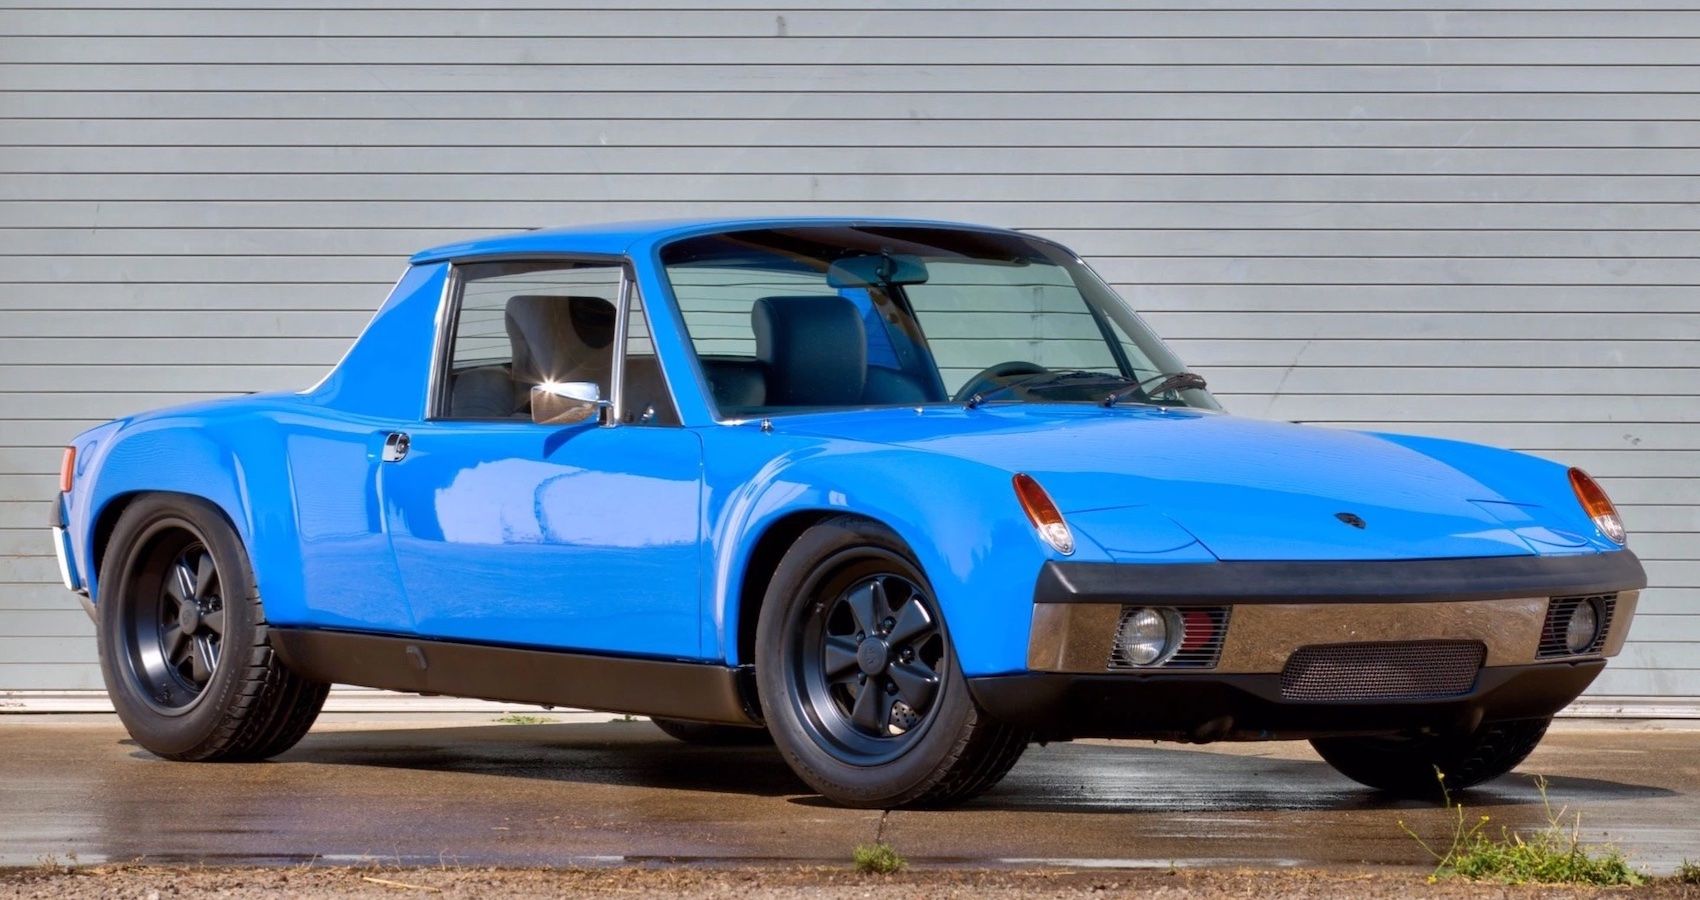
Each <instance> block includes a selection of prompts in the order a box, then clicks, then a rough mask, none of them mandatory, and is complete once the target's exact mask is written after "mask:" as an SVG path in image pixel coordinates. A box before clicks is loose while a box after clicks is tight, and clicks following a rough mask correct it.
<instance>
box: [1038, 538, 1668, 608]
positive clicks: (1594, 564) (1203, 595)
mask: <svg viewBox="0 0 1700 900" xmlns="http://www.w3.org/2000/svg"><path fill="white" fill-rule="evenodd" d="M1646 586H1647V573H1646V572H1645V571H1644V570H1642V568H1641V561H1640V560H1639V559H1636V558H1635V554H1633V553H1631V552H1629V551H1628V550H1615V551H1611V552H1607V553H1588V554H1582V555H1577V556H1487V557H1470V558H1460V559H1395V560H1361V561H1360V560H1346V561H1334V560H1317V561H1310V560H1306V561H1299V562H1279V561H1277V562H1214V563H1152V564H1135V563H1070V562H1055V561H1052V562H1047V563H1045V566H1044V568H1043V569H1041V570H1040V572H1039V581H1038V585H1037V586H1036V587H1035V588H1034V591H1033V600H1034V602H1035V603H1154V604H1158V603H1160V604H1162V605H1164V606H1214V605H1219V604H1225V603H1295V602H1303V603H1330V602H1339V603H1401V602H1412V603H1415V602H1429V601H1439V600H1505V599H1509V598H1513V597H1551V596H1558V595H1564V594H1601V593H1609V592H1611V591H1631V590H1639V589H1641V588H1644V587H1646Z"/></svg>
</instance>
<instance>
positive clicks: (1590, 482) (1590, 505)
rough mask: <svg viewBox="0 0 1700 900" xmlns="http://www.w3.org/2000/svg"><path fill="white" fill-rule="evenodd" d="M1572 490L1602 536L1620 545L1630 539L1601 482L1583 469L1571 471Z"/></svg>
mask: <svg viewBox="0 0 1700 900" xmlns="http://www.w3.org/2000/svg"><path fill="white" fill-rule="evenodd" d="M1570 488H1571V490H1573V491H1575V492H1576V500H1577V502H1579V503H1581V504H1582V510H1583V511H1584V512H1586V513H1587V514H1588V518H1590V519H1593V520H1594V526H1595V527H1596V528H1598V529H1600V533H1601V534H1603V535H1605V536H1606V537H1608V538H1611V539H1612V540H1613V541H1615V542H1616V543H1619V544H1621V543H1624V542H1625V541H1627V540H1628V539H1629V533H1628V532H1627V531H1625V530H1624V528H1623V519H1621V518H1619V517H1618V514H1617V507H1616V506H1613V505H1612V502H1611V498H1610V497H1607V496H1606V492H1605V489H1604V488H1602V487H1600V485H1599V482H1597V481H1595V480H1594V479H1593V478H1590V477H1589V476H1588V473H1587V472H1584V471H1582V470H1581V469H1571V470H1570Z"/></svg>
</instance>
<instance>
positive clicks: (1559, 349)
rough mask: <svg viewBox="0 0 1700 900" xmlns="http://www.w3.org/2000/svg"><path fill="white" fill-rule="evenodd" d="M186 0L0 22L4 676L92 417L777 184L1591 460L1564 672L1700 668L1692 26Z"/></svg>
mask: <svg viewBox="0 0 1700 900" xmlns="http://www.w3.org/2000/svg"><path fill="white" fill-rule="evenodd" d="M26 2H28V0H26ZM219 2H220V0H172V2H171V3H170V4H169V5H170V6H172V7H174V8H173V9H169V10H165V9H160V10H150V9H147V8H145V4H141V3H134V2H126V0H87V2H86V3H84V2H74V0H67V2H60V3H53V4H47V3H46V2H45V0H44V2H41V3H36V4H35V5H32V6H30V7H28V8H25V7H22V6H19V5H16V4H9V6H10V7H11V8H8V9H5V10H3V11H0V91H3V93H0V117H3V124H0V144H3V146H0V172H3V173H4V174H3V175H0V253H4V254H5V255H6V256H7V262H8V265H7V266H6V268H5V271H4V272H3V273H0V281H3V282H4V283H3V284H0V308H3V309H4V315H3V317H0V445H3V446H0V582H5V584H4V586H3V589H0V689H17V688H79V687H94V686H97V685H98V683H99V678H98V674H97V672H96V669H95V666H94V649H93V646H92V644H91V642H90V641H89V639H88V635H89V626H88V623H87V622H86V621H85V620H84V618H83V616H82V613H81V612H79V611H78V610H77V607H76V604H75V602H74V601H73V600H72V598H71V597H69V596H68V595H67V594H65V593H64V592H63V591H62V590H61V589H60V588H59V587H57V586H56V585H55V583H54V581H55V572H54V565H53V561H52V559H51V557H50V556H48V555H47V553H48V545H47V543H46V542H45V540H44V536H43V531H42V529H41V526H42V524H43V522H44V519H45V515H46V512H45V511H46V507H45V505H44V503H42V502H41V500H40V498H43V497H45V496H47V495H48V494H50V492H51V491H52V490H53V482H54V477H53V474H52V473H53V472H54V471H55V467H56V461H57V450H56V449H54V448H55V447H56V446H57V445H59V444H60V443H61V442H62V441H64V440H65V439H66V438H67V437H69V436H70V435H71V434H72V433H74V432H75V431H77V430H78V429H80V428H81V427H83V426H85V425H87V424H90V423H92V422H95V421H97V420H99V419H102V418H105V417H108V416H112V415H116V414H119V413H122V412H125V411H127V410H132V409H135V408H139V407H148V406H154V405H157V404H163V403H170V402H174V401H178V400H187V399H192V398H197V397H205V396H210V395H214V394H218V393H220V392H229V391H245V390H259V389H265V388H293V387H298V386H301V385H304V384H307V383H310V382H312V381H313V380H314V379H315V378H317V377H318V375H319V374H320V373H321V372H322V370H323V369H324V368H325V367H326V366H327V365H329V364H330V363H331V362H333V361H334V360H335V359H336V358H337V356H338V354H339V353H340V352H341V350H342V348H343V347H344V345H345V343H346V342H347V340H348V339H349V337H350V336H351V335H353V334H354V333H355V332H356V331H357V330H358V329H359V328H360V327H361V325H362V324H363V323H364V322H365V320H366V318H367V315H368V313H369V312H370V311H371V310H372V308H373V307H374V306H375V304H377V303H378V302H379V300H380V299H381V298H382V297H383V295H384V293H385V290H386V288H387V287H388V285H389V284H390V282H391V281H392V280H393V279H394V278H395V276H396V275H397V273H398V271H399V269H400V266H401V256H402V255H403V254H406V253H407V252H409V251H411V250H413V249H415V248H417V247H419V246H422V245H425V244H430V243H435V242H439V241H445V240H450V239H453V238H456V237H460V236H463V235H467V234H473V233H479V232H488V231H494V230H503V229H513V228H520V227H527V226H533V225H539V224H545V223H568V222H579V221H594V220H598V219H608V218H629V217H643V216H662V215H676V214H702V213H745V212H763V211H780V212H799V213H827V212H869V213H890V214H917V215H926V216H942V217H950V218H962V219H969V220H974V221H981V222H989V223H998V224H1006V225H1013V226H1019V227H1023V228H1031V229H1037V230H1039V231H1041V232H1043V233H1045V234H1048V235H1053V236H1055V237H1058V238H1061V239H1063V240H1065V241H1067V242H1069V243H1070V244H1072V245H1073V246H1075V247H1076V248H1078V249H1079V250H1080V251H1081V252H1083V253H1084V254H1085V255H1086V256H1087V257H1089V258H1090V259H1091V260H1092V261H1093V262H1094V263H1095V264H1096V265H1097V266H1098V267H1099V268H1100V269H1101V271H1103V273H1104V274H1105V275H1106V276H1108V277H1109V278H1110V279H1111V280H1112V281H1114V282H1116V283H1117V284H1119V285H1121V286H1122V287H1123V289H1124V290H1126V291H1127V292H1128V293H1129V294H1130V295H1131V296H1132V297H1133V298H1134V299H1135V301H1136V302H1137V304H1138V305H1139V306H1140V307H1141V308H1143V309H1145V310H1147V311H1149V313H1150V319H1151V320H1152V322H1153V323H1154V324H1155V325H1156V326H1157V327H1158V328H1159V329H1161V330H1162V331H1163V332H1164V333H1165V334H1167V335H1169V336H1170V337H1172V338H1174V339H1175V342H1176V344H1177V345H1178V349H1179V350H1180V351H1181V352H1182V353H1183V354H1184V356H1185V357H1186V358H1187V359H1189V360H1190V361H1191V362H1192V363H1193V365H1194V366H1195V367H1196V368H1198V369H1199V370H1201V371H1203V372H1204V373H1206V374H1207V375H1208V376H1209V378H1210V380H1211V383H1212V385H1213V386H1214V387H1216V388H1218V389H1219V391H1220V394H1221V396H1222V398H1223V399H1224V401H1225V402H1226V403H1227V404H1228V405H1229V407H1230V408H1231V409H1232V410H1234V411H1237V412H1240V413H1245V414H1250V415H1256V416H1273V417H1279V418H1293V419H1305V420H1310V421H1316V422H1328V423H1339V424H1348V425H1352V426H1354V427H1358V426H1361V427H1378V428H1379V427H1386V428H1393V429H1400V430H1409V431H1417V432H1426V433H1431V434H1440V435H1447V436H1456V437H1462V438H1470V439H1479V440H1484V441H1491V442H1495V443H1502V444H1509V445H1511V446H1515V447H1519V448H1523V449H1528V450H1532V451H1535V452H1538V453H1543V454H1546V455H1550V456H1553V457H1557V458H1560V459H1564V460H1570V461H1574V462H1576V463H1579V464H1581V465H1584V466H1586V467H1588V468H1590V469H1592V470H1593V471H1594V472H1596V473H1597V474H1599V475H1601V476H1603V480H1604V481H1605V482H1606V484H1607V485H1608V487H1609V489H1610V490H1611V491H1612V493H1613V494H1614V495H1615V496H1616V497H1617V498H1618V500H1619V501H1620V502H1621V503H1622V504H1623V505H1624V507H1625V515H1626V518H1627V519H1628V521H1629V524H1630V526H1631V527H1632V528H1633V529H1634V530H1635V532H1636V534H1635V537H1634V546H1635V548H1636V549H1637V551H1638V552H1640V553H1641V554H1642V556H1643V557H1644V558H1646V559H1647V560H1648V570H1649V571H1650V573H1651V576H1652V579H1653V582H1654V584H1655V585H1657V587H1656V589H1654V590H1652V591H1650V592H1649V593H1648V594H1647V595H1646V597H1645V599H1644V600H1643V603H1642V617H1641V619H1640V620H1639V621H1638V623H1637V626H1636V631H1635V634H1634V638H1633V640H1632V642H1631V643H1630V645H1629V648H1628V650H1627V652H1626V653H1625V655H1624V657H1623V658H1622V660H1621V661H1620V662H1619V663H1618V664H1617V665H1616V666H1615V667H1614V668H1613V669H1612V670H1611V671H1610V672H1608V674H1607V675H1606V676H1605V677H1604V678H1603V679H1602V680H1601V682H1600V683H1599V685H1598V687H1597V689H1596V693H1604V694H1620V695H1667V696H1671V695H1687V696H1695V695H1700V561H1697V560H1700V542H1697V541H1696V540H1695V538H1696V533H1697V532H1700V479H1697V478H1696V477H1695V475H1696V472H1697V470H1700V449H1697V448H1700V402H1697V401H1696V395H1697V394H1700V363H1697V362H1696V353H1695V350H1696V347H1697V346H1700V344H1696V339H1697V338H1700V299H1697V294H1696V285H1697V284H1700V261H1697V260H1696V250H1695V246H1696V244H1695V238H1696V234H1697V232H1700V206H1697V205H1696V204H1697V203H1700V178H1696V177H1694V176H1695V175H1696V174H1697V173H1700V149H1697V148H1700V68H1697V67H1696V66H1695V65H1694V61H1695V60H1696V59H1700V12H1695V11H1691V10H1683V9H1679V8H1676V7H1677V5H1676V4H1673V3H1668V2H1659V0H1644V2H1641V3H1637V4H1636V5H1637V6H1642V7H1660V8H1658V9H1650V8H1649V9H1643V10H1640V11H1633V12H1630V11H1622V10H1617V11H1601V10H1590V9H1587V7H1588V6H1595V7H1599V6H1605V4H1599V3H1594V2H1591V0H1583V2H1576V0H1539V2H1536V0H1506V2H1503V3H1499V4H1495V5H1496V6H1498V7H1501V8H1499V9H1479V10H1468V11H1466V10H1458V9H1456V7H1459V6H1463V5H1465V4H1461V3H1456V2H1448V3H1445V4H1441V3H1439V2H1437V0H1433V2H1424V0H1414V2H1398V0H1311V2H1307V3H1306V4H1304V6H1306V7H1309V8H1308V9H1306V10H1302V11H1297V10H1291V9H1283V8H1282V7H1290V6H1291V5H1290V4H1285V3H1282V2H1277V0H1223V2H1221V3H1201V4H1197V8H1196V9H1192V10H1177V9H1174V8H1172V7H1176V6H1178V5H1181V4H1180V3H1179V0H1150V2H1124V3H1115V4H1111V3H1104V2H1095V0H1072V2H1071V3H1069V4H1068V5H1069V6H1070V7H1072V8H1073V11H1070V12H1054V11H1044V10H1043V9H1042V7H1043V6H1044V4H1040V3H1037V2H1027V3H1020V2H999V3H996V4H995V5H996V6H997V7H998V8H999V11H961V10H950V9H941V8H940V7H947V6H949V5H950V4H949V3H947V2H944V0H913V2H887V3H883V4H880V7H881V8H880V10H879V11H867V10H866V9H856V10H849V9H840V10H816V9H811V8H810V7H811V6H813V4H809V3H804V2H795V3H790V4H784V3H780V4H772V3H755V2H741V0H720V2H717V3H714V4H713V5H714V6H715V7H717V8H713V9H704V8H700V7H696V6H695V5H693V4H686V3H676V2H671V0H634V2H632V3H630V4H622V3H619V2H613V3H610V2H606V0H597V2H594V3H592V2H582V3H580V2H575V0H505V2H504V3H503V4H501V5H502V6H503V7H504V8H503V9H501V10H499V11H477V10H473V9H466V8H457V7H473V6H476V4H470V3H465V2H461V0H440V2H433V0H419V2H414V3H411V4H409V6H411V7H413V8H409V9H399V8H398V9H371V8H361V9H347V8H340V7H342V6H343V4H339V3H333V2H330V0H298V2H288V0H282V2H278V0H271V2H264V0H263V2H261V3H259V4H254V5H252V6H251V7H250V8H247V9H218V8H211V7H213V6H215V5H217V4H218V3H219ZM223 5H225V6H237V5H238V4H230V3H224V4H223ZM626 5H630V6H631V7H632V8H630V9H622V8H611V7H622V6H626ZM843 5H844V6H852V4H843ZM857 6H859V5H857ZM1440 6H1445V7H1447V9H1444V10H1443V9H1440V8H1438V7H1440ZM182 7H196V8H195V9H183V8H182ZM199 7H207V8H204V9H201V8H199ZM255 7H264V8H255ZM308 7H311V8H308ZM421 7H428V8H421ZM640 7H641V8H640ZM664 7H677V8H664ZM1023 7H1026V8H1023ZM1213 7H1217V8H1213ZM1248 7H1266V9H1262V10H1258V9H1248ZM1327 7H1339V8H1338V9H1333V10H1330V9H1327ZM1567 9H1568V11H1567Z"/></svg>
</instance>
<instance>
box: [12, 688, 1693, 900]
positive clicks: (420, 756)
mask: <svg viewBox="0 0 1700 900" xmlns="http://www.w3.org/2000/svg"><path fill="white" fill-rule="evenodd" d="M552 718H553V719H555V720H556V721H554V722H552V723H549V724H524V725H504V724H493V723H492V719H491V717H489V716H487V715H480V716H465V715H460V716H443V715H438V716H434V717H432V718H430V719H410V718H402V717H397V716H394V715H390V716H373V715H343V716H326V717H325V719H324V720H322V721H321V722H320V724H319V725H318V726H316V727H315V729H314V731H313V732H312V733H311V734H310V735H308V737H307V738H306V739H305V740H304V741H303V742H302V743H301V744H300V745H299V746H298V747H296V748H295V749H294V750H292V751H290V752H289V753H287V754H285V755H283V756H281V757H279V758H278V759H276V760H274V761H271V762H267V763H255V764H195V763H172V762H165V761H162V760H160V759H157V758H155V757H153V756H151V755H150V754H148V753H146V752H145V751H142V750H141V749H139V748H138V747H136V746H135V745H134V744H133V743H131V742H130V741H129V739H128V737H127V736H126V735H125V734H124V732H123V730H122V728H120V727H119V726H118V725H117V724H116V722H115V720H113V719H112V717H110V716H63V715H60V716H37V715H9V716H3V717H0V865H32V864H36V863H38V862H40V861H43V860H48V859H56V860H60V861H75V862H79V863H98V862H109V861H126V862H127V861H135V860H142V861H147V862H155V863H183V862H192V863H209V864H248V863H258V864H297V863H308V862H316V863H323V864H336V863H353V864H358V863H383V864H396V865H429V866H435V865H440V864H450V865H455V864H459V865H501V866H510V865H513V866H521V865H549V866H560V865H580V866H583V865H591V866H595V865H633V864H636V865H649V864H703V863H708V864H739V863H815V862H819V863H825V864H832V865H840V864H844V863H845V862H846V861H847V860H848V859H849V857H850V853H851V849H852V848H853V847H855V846H856V845H857V844H860V843H866V842H870V841H875V840H883V841H885V842H887V843H889V844H891V845H892V846H893V847H895V848H896V849H897V850H898V851H899V852H901V853H902V854H903V855H904V856H906V857H908V858H909V859H910V860H911V861H912V862H914V863H917V864H930V865H939V866H952V865H966V866H984V865H993V866H1000V865H1023V866H1025V865H1032V864H1038V865H1053V864H1063V865H1069V866H1075V867H1079V866H1106V867H1165V868H1166V867H1169V866H1181V867H1186V866H1212V865H1214V866H1238V865H1255V866H1324V867H1326V866H1334V865H1362V864H1370V865H1393V866H1407V865H1423V864H1425V862H1426V861H1427V857H1426V855H1425V853H1424V851H1423V850H1422V848H1421V847H1419V846H1418V845H1417V843H1416V842H1415V841H1414V840H1413V839H1412V838H1411V837H1410V836H1408V835H1407V834H1405V833H1404V831H1403V830H1402V829H1401V826H1400V824H1399V823H1400V822H1401V821H1403V822H1404V823H1406V825H1408V826H1409V827H1411V828H1412V829H1414V830H1416V831H1417V832H1418V833H1420V834H1423V835H1425V836H1429V837H1431V838H1441V837H1443V835H1445V834H1447V833H1448V832H1449V829H1450V827H1451V822H1452V821H1453V818H1452V816H1453V814H1451V813H1448V812H1446V811H1444V810H1440V809H1436V808H1435V807H1433V806H1431V805H1426V804H1420V803H1412V802H1403V801H1396V800H1392V799H1389V798H1387V797H1385V796H1384V795H1381V794H1378V793H1376V792H1374V791H1370V790H1368V789H1365V788H1361V787H1358V786H1357V785H1355V784H1353V783H1352V782H1349V781H1347V780H1345V779H1344V778H1341V777H1340V776H1338V775H1336V774H1335V773H1334V772H1333V770H1331V769H1329V768H1328V766H1327V765H1325V764H1324V763H1322V762H1321V761H1320V760H1319V759H1317V757H1316V756H1315V755H1314V754H1313V753H1312V752H1311V751H1310V749H1309V747H1308V746H1307V745H1305V744H1296V743H1274V744H1218V745H1209V746H1204V747H1185V746H1179V745H1174V744H1152V743H1135V742H1082V743H1074V744H1054V745H1050V746H1045V747H1034V748H1032V749H1031V750H1029V752H1028V753H1027V755H1026V757H1024V758H1023V759H1022V761H1021V763H1020V764H1019V765H1017V766H1016V767H1015V769H1014V770H1013V771H1012V772H1011V773H1010V775H1009V777H1008V778H1007V779H1006V780H1005V781H1004V782H1003V783H1002V784H1001V785H1000V786H998V787H997V788H996V789H994V790H993V791H992V792H991V793H989V794H987V795H985V796H984V797H982V798H980V799H977V800H975V801H973V802H971V803H969V804H968V805H966V806H963V807H961V808H958V809H953V810H946V811H898V812H890V813H886V812H880V811H867V810H846V809H839V808H836V807H833V806H831V805H829V804H826V803H825V802H823V801H821V800H820V799H819V798H818V797H816V796H813V795H811V794H810V793H808V791H807V789H806V788H805V787H804V785H803V784H802V783H801V782H800V781H798V780H797V779H796V778H795V777H794V776H793V775H792V774H791V773H790V771H789V770H788V769H787V768H786V767H785V765H784V763H783V762H782V761H781V760H780V759H779V756H778V755H777V753H776V752H774V751H773V750H772V749H771V748H748V747H741V748H702V747H691V746H687V745H684V744H681V743H678V742H676V741H673V740H672V739H670V738H667V737H666V736H664V735H662V734H661V732H659V731H658V730H656V729H655V727H654V726H652V725H650V724H649V723H648V722H645V721H642V720H633V721H620V720H614V721H592V720H590V719H591V718H592V717H586V716H572V715H562V714H555V715H553V716H552ZM1697 726H1700V723H1688V724H1682V723H1640V724H1627V725H1625V724H1610V725H1602V724H1599V723H1593V722H1580V721H1561V722H1560V723H1559V725H1557V726H1556V727H1555V729H1554V731H1553V733H1551V734H1550V735H1549V736H1548V738H1547V740H1546V742H1545V743H1543V744H1542V746H1541V748H1540V749H1539V750H1537V751H1536V752H1535V755H1534V756H1533V757H1531V759H1530V760H1529V761H1528V762H1526V763H1525V764H1524V766H1523V767H1522V769H1520V770H1519V772H1518V773H1516V774H1513V775H1511V776H1508V777H1507V778H1504V779H1501V780H1500V781H1497V782H1494V783H1492V784H1490V785H1487V786H1484V787H1481V788H1477V789H1475V790H1471V791H1467V792H1464V793H1462V794H1461V795H1460V796H1459V797H1458V799H1459V800H1460V801H1461V802H1462V803H1463V804H1464V805H1465V806H1466V808H1467V810H1468V813H1469V815H1470V816H1471V817H1472V818H1473V817H1475V816H1479V815H1487V816H1489V817H1490V821H1491V825H1490V827H1493V828H1496V829H1497V828H1499V827H1501V826H1506V827H1511V828H1530V827H1535V826H1538V825H1539V824H1541V823H1542V822H1544V821H1545V816H1546V815H1547V814H1548V812H1547V810H1546V809H1545V807H1544V806H1543V802H1542V797H1541V793H1540V791H1539V790H1538V789H1537V787H1536V786H1535V784H1534V783H1533V779H1532V778H1531V777H1530V776H1531V775H1537V774H1538V775H1542V776H1544V777H1545V778H1546V781H1547V799H1548V800H1549V801H1550V803H1551V804H1552V806H1553V809H1552V812H1553V813H1557V812H1558V811H1559V810H1560V809H1561V808H1562V809H1564V810H1567V811H1568V812H1567V813H1566V818H1567V820H1568V816H1569V815H1570V814H1574V813H1576V812H1580V813H1581V815H1582V821H1581V824H1582V834H1583V837H1584V838H1586V839H1587V840H1590V841H1607V842H1611V843H1615V844H1617V845H1618V846H1620V847H1622V848H1624V849H1625V850H1626V851H1627V852H1628V853H1629V854H1630V856H1631V858H1632V859H1633V860H1634V861H1635V862H1636V863H1638V864H1640V865H1641V866H1643V867H1645V868H1648V869H1650V870H1652V871H1654V872H1663V871H1668V870H1670V869H1671V868H1673V867H1675V865H1676V864H1677V863H1678V862H1680V861H1681V860H1683V859H1684V858H1688V859H1696V860H1700V727H1697Z"/></svg>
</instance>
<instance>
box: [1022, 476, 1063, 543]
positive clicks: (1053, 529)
mask: <svg viewBox="0 0 1700 900" xmlns="http://www.w3.org/2000/svg"><path fill="white" fill-rule="evenodd" d="M1014 483H1015V496H1016V499H1018V500H1020V501H1021V510H1022V511H1023V512H1025V513H1027V521H1029V522H1032V523H1033V527H1034V528H1036V529H1038V531H1039V537H1040V538H1043V539H1044V541H1045V543H1047V544H1050V545H1051V549H1053V550H1055V551H1057V552H1058V553H1061V554H1062V555H1064V556H1068V555H1069V554H1071V553H1073V552H1074V533H1073V532H1071V531H1069V530H1068V523H1067V522H1064V521H1063V516H1062V510H1059V509H1057V505H1056V504H1055V503H1053V502H1052V501H1051V495H1050V494H1047V493H1045V489H1044V488H1042V487H1040V486H1039V482H1037V481H1035V480H1033V476H1031V475H1028V474H1027V473H1025V472H1020V473H1017V474H1016V476H1015V479H1014Z"/></svg>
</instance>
